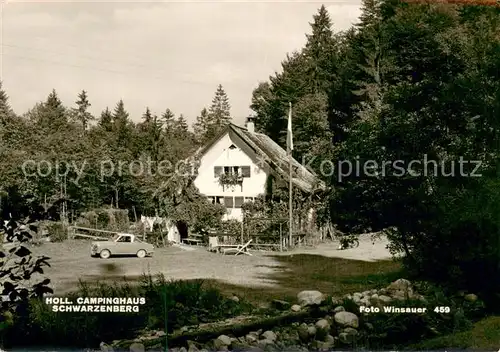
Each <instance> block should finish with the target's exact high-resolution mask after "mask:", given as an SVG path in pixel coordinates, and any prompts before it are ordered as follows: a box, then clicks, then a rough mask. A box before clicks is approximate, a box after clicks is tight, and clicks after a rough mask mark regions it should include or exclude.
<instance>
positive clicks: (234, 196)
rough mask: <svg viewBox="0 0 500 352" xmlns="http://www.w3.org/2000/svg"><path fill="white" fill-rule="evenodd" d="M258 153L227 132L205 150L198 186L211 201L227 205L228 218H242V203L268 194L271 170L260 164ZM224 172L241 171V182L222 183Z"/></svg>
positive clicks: (197, 179) (196, 180) (238, 172)
mask: <svg viewBox="0 0 500 352" xmlns="http://www.w3.org/2000/svg"><path fill="white" fill-rule="evenodd" d="M259 164H261V163H259V161H258V160H257V158H256V156H255V153H254V152H253V151H252V150H251V149H249V148H248V146H247V145H246V144H245V143H244V142H242V141H241V140H240V139H239V138H238V137H237V136H235V135H234V134H232V133H230V132H228V133H226V134H225V135H224V136H223V137H222V138H220V139H219V140H218V141H217V142H215V143H214V144H213V145H212V146H210V147H209V149H208V150H206V151H205V152H204V153H203V156H202V157H201V160H200V167H199V169H198V176H197V178H196V179H195V185H196V187H198V189H199V191H200V193H201V194H203V195H206V196H207V197H208V198H209V199H210V200H212V201H214V202H218V203H221V204H224V205H225V206H226V208H227V215H226V216H225V219H236V220H239V221H241V220H242V219H243V214H242V210H241V204H242V203H243V202H245V201H248V200H251V199H253V198H255V197H258V196H260V195H262V194H264V193H265V191H266V181H267V177H268V175H269V170H268V169H267V167H266V166H264V165H259ZM221 173H233V174H235V173H236V174H239V175H241V176H242V177H243V181H242V182H241V184H240V185H236V186H222V185H220V184H219V175H220V174H221Z"/></svg>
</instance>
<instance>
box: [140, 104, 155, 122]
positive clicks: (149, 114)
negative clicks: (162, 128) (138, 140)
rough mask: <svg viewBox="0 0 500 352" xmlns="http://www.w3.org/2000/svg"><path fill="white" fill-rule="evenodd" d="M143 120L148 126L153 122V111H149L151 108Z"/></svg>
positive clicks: (145, 113) (147, 108)
mask: <svg viewBox="0 0 500 352" xmlns="http://www.w3.org/2000/svg"><path fill="white" fill-rule="evenodd" d="M142 119H143V120H144V124H145V125H146V126H147V125H149V124H151V123H152V122H153V115H152V114H151V110H149V107H146V111H145V112H144V114H143V115H142Z"/></svg>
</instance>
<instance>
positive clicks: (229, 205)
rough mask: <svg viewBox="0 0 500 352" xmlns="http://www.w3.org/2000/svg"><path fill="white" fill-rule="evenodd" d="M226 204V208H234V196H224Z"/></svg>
mask: <svg viewBox="0 0 500 352" xmlns="http://www.w3.org/2000/svg"><path fill="white" fill-rule="evenodd" d="M224 205H225V206H226V208H232V207H233V206H234V201H233V197H224Z"/></svg>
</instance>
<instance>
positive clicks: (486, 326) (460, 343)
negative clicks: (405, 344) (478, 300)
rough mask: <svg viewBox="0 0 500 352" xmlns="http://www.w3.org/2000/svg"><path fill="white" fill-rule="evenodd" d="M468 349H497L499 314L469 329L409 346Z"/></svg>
mask: <svg viewBox="0 0 500 352" xmlns="http://www.w3.org/2000/svg"><path fill="white" fill-rule="evenodd" d="M446 348H448V349H449V348H454V349H468V350H482V351H485V350H490V351H498V349H499V348H500V316H491V317H488V318H485V319H483V320H480V321H478V322H477V323H475V324H474V327H473V328H472V329H471V330H468V331H464V332H459V333H455V334H451V335H446V336H441V337H436V338H433V339H430V340H426V341H423V342H421V343H419V344H416V345H413V346H410V347H409V349H411V350H436V349H446Z"/></svg>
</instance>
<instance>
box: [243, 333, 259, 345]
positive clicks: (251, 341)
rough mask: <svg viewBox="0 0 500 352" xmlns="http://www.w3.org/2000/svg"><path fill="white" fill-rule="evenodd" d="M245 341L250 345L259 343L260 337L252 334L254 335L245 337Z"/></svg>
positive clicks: (250, 334)
mask: <svg viewBox="0 0 500 352" xmlns="http://www.w3.org/2000/svg"><path fill="white" fill-rule="evenodd" d="M245 340H246V342H247V343H249V344H254V343H256V342H257V341H259V337H258V336H255V334H252V333H249V334H247V335H246V336H245Z"/></svg>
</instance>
